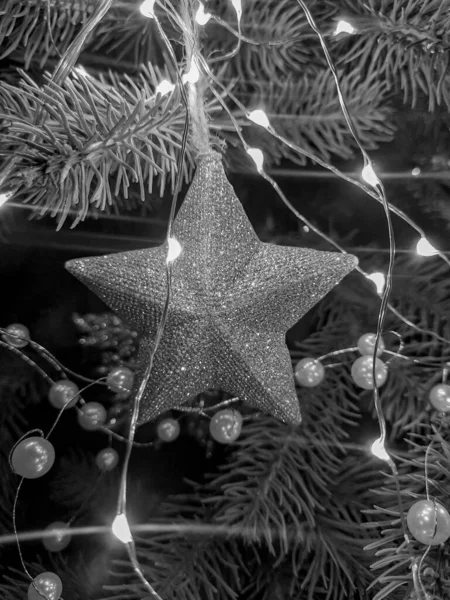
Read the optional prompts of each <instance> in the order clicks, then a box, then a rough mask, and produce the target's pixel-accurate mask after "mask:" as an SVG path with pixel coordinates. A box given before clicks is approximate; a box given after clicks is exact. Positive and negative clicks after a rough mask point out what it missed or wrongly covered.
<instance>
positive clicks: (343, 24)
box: [333, 19, 356, 35]
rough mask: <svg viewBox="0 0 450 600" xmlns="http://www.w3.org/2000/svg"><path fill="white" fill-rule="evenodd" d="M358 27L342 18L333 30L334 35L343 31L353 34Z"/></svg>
mask: <svg viewBox="0 0 450 600" xmlns="http://www.w3.org/2000/svg"><path fill="white" fill-rule="evenodd" d="M355 31H356V29H355V28H354V27H353V25H352V24H351V23H349V22H348V21H345V20H344V19H341V20H340V21H338V23H337V25H336V29H335V30H334V31H333V35H339V34H341V33H347V34H348V35H353V34H354V33H355Z"/></svg>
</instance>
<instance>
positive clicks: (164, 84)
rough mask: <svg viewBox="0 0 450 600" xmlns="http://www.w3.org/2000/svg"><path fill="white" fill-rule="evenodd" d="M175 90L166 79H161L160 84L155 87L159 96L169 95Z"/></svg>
mask: <svg viewBox="0 0 450 600" xmlns="http://www.w3.org/2000/svg"><path fill="white" fill-rule="evenodd" d="M174 89H175V86H174V84H173V83H171V82H170V81H168V80H167V79H163V80H162V81H161V83H158V85H157V86H156V93H157V94H160V96H165V95H166V94H170V93H171V92H173V90H174Z"/></svg>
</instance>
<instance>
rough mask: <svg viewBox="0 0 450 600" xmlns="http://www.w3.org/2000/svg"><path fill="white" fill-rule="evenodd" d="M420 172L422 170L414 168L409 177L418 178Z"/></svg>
mask: <svg viewBox="0 0 450 600" xmlns="http://www.w3.org/2000/svg"><path fill="white" fill-rule="evenodd" d="M421 172H422V169H421V168H420V167H414V169H413V170H412V171H411V175H412V176H413V177H419V175H420V173H421Z"/></svg>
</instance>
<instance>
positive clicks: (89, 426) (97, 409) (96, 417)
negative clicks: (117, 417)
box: [78, 402, 107, 431]
mask: <svg viewBox="0 0 450 600" xmlns="http://www.w3.org/2000/svg"><path fill="white" fill-rule="evenodd" d="M106 416H107V414H106V409H105V407H104V406H103V404H100V403H99V402H86V404H83V406H82V407H81V408H80V412H79V413H78V423H79V424H80V427H82V428H83V429H86V430H87V431H94V430H95V429H99V427H101V426H102V425H104V423H105V422H106Z"/></svg>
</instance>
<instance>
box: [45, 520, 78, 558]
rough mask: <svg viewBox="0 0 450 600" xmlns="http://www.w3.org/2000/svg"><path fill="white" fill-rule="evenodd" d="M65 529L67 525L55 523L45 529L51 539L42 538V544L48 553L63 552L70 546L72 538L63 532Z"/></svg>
mask: <svg viewBox="0 0 450 600" xmlns="http://www.w3.org/2000/svg"><path fill="white" fill-rule="evenodd" d="M67 527H68V525H67V523H63V522H62V521H55V522H54V523H51V524H50V525H49V526H48V527H46V528H45V531H51V532H52V536H51V537H44V538H42V543H43V544H44V546H45V547H46V548H47V550H48V551H49V552H60V550H64V548H66V547H67V546H68V545H69V544H70V540H71V539H72V536H71V535H70V533H68V532H66V531H64V530H65V529H67Z"/></svg>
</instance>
